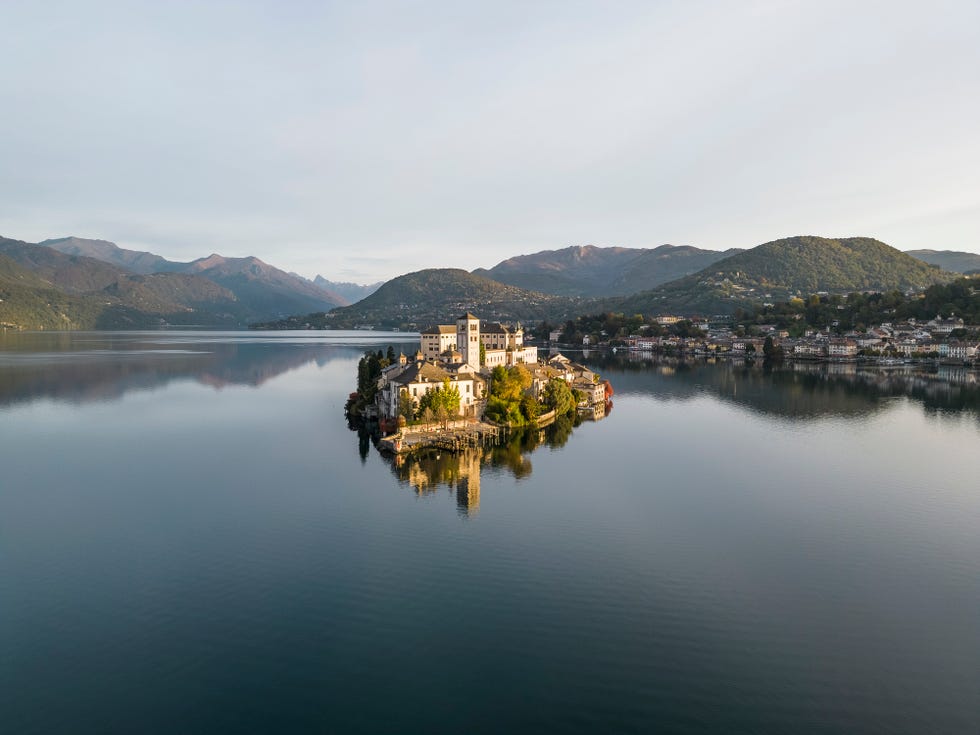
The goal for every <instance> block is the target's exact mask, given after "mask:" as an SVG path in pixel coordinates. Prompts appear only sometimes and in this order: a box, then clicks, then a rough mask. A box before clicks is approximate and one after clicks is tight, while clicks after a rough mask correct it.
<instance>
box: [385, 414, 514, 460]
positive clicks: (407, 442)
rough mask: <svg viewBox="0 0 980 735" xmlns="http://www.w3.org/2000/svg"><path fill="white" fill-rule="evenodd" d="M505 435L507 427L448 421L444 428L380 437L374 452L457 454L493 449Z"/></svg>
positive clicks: (405, 430)
mask: <svg viewBox="0 0 980 735" xmlns="http://www.w3.org/2000/svg"><path fill="white" fill-rule="evenodd" d="M506 436H507V427H506V426H498V425H497V424H488V423H485V422H483V421H476V420H473V419H470V420H468V421H455V422H451V425H450V426H448V427H441V426H435V425H431V424H430V425H427V426H422V427H419V426H407V427H405V428H403V429H401V430H400V431H397V432H395V433H394V434H390V435H388V436H384V437H381V439H379V440H378V449H380V450H382V451H387V452H391V453H393V454H409V453H411V452H414V451H416V450H419V449H428V448H434V449H443V450H445V451H447V452H461V451H463V450H464V449H467V448H470V447H483V446H493V445H496V444H499V443H500V442H502V441H503V440H504V439H505V438H506Z"/></svg>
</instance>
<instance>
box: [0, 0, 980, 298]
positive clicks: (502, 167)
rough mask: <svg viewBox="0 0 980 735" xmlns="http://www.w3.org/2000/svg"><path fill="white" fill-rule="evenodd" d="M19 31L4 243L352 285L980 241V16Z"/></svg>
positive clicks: (451, 9)
mask: <svg viewBox="0 0 980 735" xmlns="http://www.w3.org/2000/svg"><path fill="white" fill-rule="evenodd" d="M0 24H2V25H3V27H4V28H5V30H6V31H7V33H6V34H5V47H6V51H7V54H8V57H9V58H10V59H11V62H12V63H8V64H6V65H4V68H3V70H2V71H0V94H2V95H3V99H4V100H5V102H6V107H7V109H8V110H10V111H15V112H16V114H8V115H5V116H4V117H3V118H2V119H0V155H2V159H3V161H4V168H3V173H2V174H0V234H2V235H4V236H7V237H13V238H18V239H23V240H27V241H32V242H37V241H40V240H44V239H50V238H56V237H64V236H68V235H75V236H78V237H89V238H93V239H105V240H109V241H111V242H114V243H116V244H117V245H119V246H120V247H123V248H127V249H132V250H146V251H150V252H153V253H157V254H159V255H162V256H163V257H166V258H168V259H171V260H178V261H188V260H193V259H195V258H199V257H203V256H205V255H208V254H210V253H212V252H216V253H220V254H221V255H224V256H226V257H243V256H248V255H254V256H256V257H258V258H260V259H262V260H264V261H266V262H269V263H271V264H272V265H275V266H277V267H279V268H282V269H284V270H287V271H293V272H296V273H300V274H302V275H304V276H306V277H310V278H312V277H313V276H314V275H316V274H321V275H323V276H324V277H325V278H327V279H329V280H333V281H354V282H358V283H370V282H374V281H378V280H387V279H388V278H391V277H393V276H396V275H399V274H401V273H404V272H409V271H414V270H419V269H421V268H428V267H457V268H465V269H466V270H473V269H475V268H478V267H485V268H489V267H492V266H493V265H495V264H496V263H498V262H499V261H501V260H503V259H505V258H509V257H513V256H516V255H521V254H528V253H533V252H537V251H541V250H558V249H561V248H564V247H568V246H571V245H587V244H594V245H597V246H600V247H612V246H619V247H634V248H640V247H657V246H659V245H661V244H664V243H671V244H676V245H693V246H695V247H699V248H705V249H710V250H726V249H728V248H732V247H738V248H749V247H753V246H755V245H759V244H761V243H764V242H768V241H771V240H775V239H779V238H782V237H788V236H793V235H802V234H815V235H821V236H826V237H839V236H867V237H875V238H877V239H879V240H882V241H884V242H886V243H888V244H889V245H892V246H894V247H897V248H898V249H900V250H913V249H933V250H954V251H963V252H980V180H978V177H977V173H976V172H977V171H978V170H980V143H978V140H977V133H976V126H975V122H974V121H975V120H977V119H980V97H978V95H976V94H975V92H976V90H977V89H978V88H980V44H977V43H976V28H977V27H980V6H978V5H977V4H976V3H970V2H953V1H950V2H939V3H938V4H936V5H930V6H929V8H928V10H924V9H922V7H921V6H920V5H918V4H912V3H888V4H879V3H865V4H861V5H860V6H855V5H854V4H851V3H834V2H821V3H813V2H786V3H776V2H769V1H765V0H760V1H758V2H750V3H747V4H739V5H737V6H734V5H729V4H724V3H711V2H688V3H679V2H658V3H652V4H651V3H624V4H617V5H615V6H609V5H608V4H599V3H583V4H577V5H575V6H574V7H570V6H568V5H567V4H559V3H536V4H534V5H531V6H529V5H527V4H523V3H506V2H504V3H494V4H493V5H487V6H474V7H465V6H458V5H457V4H452V3H438V2H436V3H430V4H426V5H424V6H410V7H409V6H404V5H401V4H393V3H370V2H369V3H361V4H357V5H356V6H348V5H343V4H331V3H326V4H322V3H310V2H289V3H279V4H269V3H262V2H244V3H229V4H225V3H220V4H207V5H206V6H198V5H196V4H193V3H189V2H174V3H167V4H156V3H121V2H114V1H112V0H99V1H97V2H91V3H85V4H78V3H71V2H64V3H54V4H53V5H52V4H45V5H44V6H36V5H34V4H29V3H18V2H14V3H6V4H4V5H3V7H0ZM14 61H16V63H13V62H14Z"/></svg>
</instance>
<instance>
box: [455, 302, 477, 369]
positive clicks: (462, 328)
mask: <svg viewBox="0 0 980 735" xmlns="http://www.w3.org/2000/svg"><path fill="white" fill-rule="evenodd" d="M456 349H457V350H459V353H460V354H461V355H462V356H463V362H464V363H466V364H467V365H469V366H470V367H473V368H475V369H477V370H479V369H480V320H479V319H477V318H476V317H475V316H473V315H472V314H470V313H469V312H466V313H465V314H463V316H461V317H460V318H459V319H457V320H456Z"/></svg>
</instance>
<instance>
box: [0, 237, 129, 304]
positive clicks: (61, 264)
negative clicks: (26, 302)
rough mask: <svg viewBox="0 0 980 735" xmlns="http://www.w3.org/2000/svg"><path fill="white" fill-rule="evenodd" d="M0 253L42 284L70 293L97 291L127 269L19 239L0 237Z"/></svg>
mask: <svg viewBox="0 0 980 735" xmlns="http://www.w3.org/2000/svg"><path fill="white" fill-rule="evenodd" d="M0 253H2V254H3V255H6V256H7V257H9V258H11V259H12V260H14V261H15V262H16V263H17V264H18V265H20V266H21V267H23V268H25V269H26V270H28V271H30V272H31V273H33V274H34V275H36V276H38V277H39V278H40V279H41V280H42V281H43V282H44V283H45V285H47V286H49V287H54V288H57V289H61V290H63V291H66V292H67V293H71V294H82V293H90V292H92V291H99V290H101V289H103V288H105V287H106V286H108V285H109V284H110V283H112V282H113V281H115V280H116V279H117V278H119V276H121V275H125V274H126V273H127V272H128V271H126V270H125V269H122V268H119V267H117V266H114V265H111V264H109V263H105V262H103V261H101V260H97V259H95V258H90V257H86V256H83V255H66V254H65V253H61V252H58V251H56V250H52V249H51V248H48V247H42V246H40V245H35V244H33V243H29V242H23V241H21V240H10V239H8V238H0Z"/></svg>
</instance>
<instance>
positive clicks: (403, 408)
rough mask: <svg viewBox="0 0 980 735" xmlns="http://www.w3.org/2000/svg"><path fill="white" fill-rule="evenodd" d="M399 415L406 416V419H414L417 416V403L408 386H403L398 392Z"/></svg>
mask: <svg viewBox="0 0 980 735" xmlns="http://www.w3.org/2000/svg"><path fill="white" fill-rule="evenodd" d="M398 415H399V416H404V417H405V421H412V420H413V419H414V418H415V405H414V404H413V402H412V397H411V396H410V395H409V394H408V389H407V388H403V389H402V390H401V392H400V393H399V394H398Z"/></svg>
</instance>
